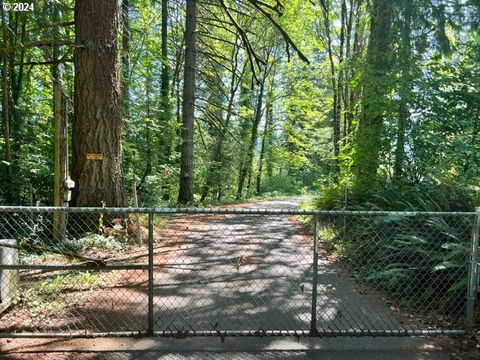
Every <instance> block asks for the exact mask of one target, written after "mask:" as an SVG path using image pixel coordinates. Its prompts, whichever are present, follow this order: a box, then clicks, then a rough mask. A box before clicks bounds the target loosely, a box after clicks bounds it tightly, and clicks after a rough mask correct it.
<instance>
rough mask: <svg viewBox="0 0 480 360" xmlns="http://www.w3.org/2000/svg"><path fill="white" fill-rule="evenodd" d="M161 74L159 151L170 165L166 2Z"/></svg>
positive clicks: (165, 4)
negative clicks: (160, 135) (161, 134)
mask: <svg viewBox="0 0 480 360" xmlns="http://www.w3.org/2000/svg"><path fill="white" fill-rule="evenodd" d="M161 38H162V74H161V90H160V92H161V96H162V100H161V113H160V127H161V129H162V133H163V136H162V137H161V143H160V151H161V162H162V163H170V162H171V160H170V155H171V153H172V139H173V138H174V136H175V134H174V132H173V131H172V126H171V124H170V120H171V105H170V96H169V95H170V91H169V87H170V66H169V61H168V0H162V30H161Z"/></svg>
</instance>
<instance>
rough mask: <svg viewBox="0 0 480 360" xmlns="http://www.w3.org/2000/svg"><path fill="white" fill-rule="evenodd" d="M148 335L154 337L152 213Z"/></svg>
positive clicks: (149, 249) (149, 242) (149, 223)
mask: <svg viewBox="0 0 480 360" xmlns="http://www.w3.org/2000/svg"><path fill="white" fill-rule="evenodd" d="M148 335H149V336H153V335H154V313H153V213H152V212H149V213H148Z"/></svg>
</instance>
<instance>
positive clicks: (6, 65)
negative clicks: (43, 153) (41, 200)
mask: <svg viewBox="0 0 480 360" xmlns="http://www.w3.org/2000/svg"><path fill="white" fill-rule="evenodd" d="M0 11H2V40H3V44H4V46H8V41H9V40H8V33H7V20H6V19H5V13H4V11H3V9H1V10H0ZM9 74H10V58H9V56H8V55H7V54H4V56H3V63H2V127H3V141H4V143H5V145H4V149H5V157H4V159H5V162H6V163H4V166H5V170H6V171H5V184H6V186H5V188H4V190H3V194H4V196H5V201H6V203H7V204H11V203H12V202H13V188H12V151H11V145H10V111H9V110H10V96H9V86H8V77H9Z"/></svg>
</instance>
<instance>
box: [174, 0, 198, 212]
mask: <svg viewBox="0 0 480 360" xmlns="http://www.w3.org/2000/svg"><path fill="white" fill-rule="evenodd" d="M196 25H197V0H187V15H186V26H185V75H184V78H183V113H182V146H181V154H180V188H179V192H178V202H179V203H180V204H187V203H190V202H193V131H194V122H195V66H196V38H197V35H196V32H195V29H196Z"/></svg>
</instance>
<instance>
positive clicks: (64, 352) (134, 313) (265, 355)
mask: <svg viewBox="0 0 480 360" xmlns="http://www.w3.org/2000/svg"><path fill="white" fill-rule="evenodd" d="M297 206H298V199H288V200H273V201H262V202H253V203H247V204H244V205H233V206H229V207H235V208H237V207H247V208H266V209H268V208H296V207H297ZM172 224H175V225H174V226H172ZM162 237H163V239H168V242H165V241H163V245H162V247H161V248H156V251H157V253H156V255H155V264H156V265H157V266H156V268H155V276H154V278H155V280H154V283H155V290H154V303H155V330H156V331H189V330H193V329H195V330H197V329H201V330H214V331H215V330H220V331H223V330H260V329H304V330H305V331H308V328H309V320H310V301H311V294H312V291H311V290H312V289H311V286H310V285H309V284H310V283H311V281H312V279H311V234H308V231H306V230H302V229H301V223H300V222H299V221H298V219H296V218H293V217H288V216H252V215H242V216H237V215H234V216H230V215H221V216H217V215H215V216H208V217H206V216H202V215H199V216H197V215H196V216H193V217H188V219H187V218H185V217H179V218H177V219H176V220H175V222H170V223H169V226H168V227H167V230H165V229H164V231H163V234H162ZM155 240H156V241H157V242H160V238H158V239H155ZM165 254H167V255H165ZM139 261H144V260H142V259H141V258H140V260H139ZM132 274H135V276H133V277H132V276H131V275H132ZM126 275H127V274H125V273H123V274H122V275H121V276H120V277H119V276H116V280H117V282H119V281H120V282H124V283H128V286H124V287H121V288H119V287H113V288H110V289H108V288H106V289H105V288H102V289H101V290H95V291H93V292H90V293H89V298H90V299H93V300H95V301H90V302H89V304H90V305H89V306H90V307H92V306H95V309H92V308H90V309H89V308H88V307H86V308H85V309H84V310H85V311H82V312H80V311H79V312H77V314H82V315H83V316H84V318H83V320H84V321H85V320H88V321H87V322H88V324H89V325H90V326H91V327H92V328H93V329H95V330H97V331H113V330H128V329H129V328H130V329H131V328H136V329H138V328H142V326H144V324H146V318H145V295H146V294H145V293H144V291H142V290H141V288H142V287H144V285H145V281H146V278H145V276H146V274H145V273H143V272H135V273H130V274H128V275H130V276H128V277H127V276H126ZM319 290H320V293H322V294H325V295H323V296H319V298H318V324H317V327H318V328H319V329H320V330H332V329H336V330H342V329H349V328H352V327H353V328H356V329H359V330H361V329H368V328H374V329H386V330H388V329H393V330H394V329H397V328H399V327H401V325H402V324H405V323H406V322H408V321H410V319H404V318H402V316H400V315H399V314H398V312H397V311H396V310H393V309H392V308H391V307H390V306H389V304H388V302H386V301H384V299H382V297H381V295H380V294H377V293H373V292H372V291H368V289H366V288H363V287H362V286H361V285H359V284H357V283H355V281H353V280H352V279H350V278H349V276H348V274H347V273H346V272H344V271H342V269H341V268H340V267H339V264H337V263H336V262H335V261H334V260H333V259H331V258H329V256H328V254H326V253H325V252H323V251H321V252H320V259H319ZM119 291H120V292H119ZM118 297H121V299H123V300H126V301H127V300H128V302H126V301H123V305H121V306H120V307H114V308H112V304H114V303H113V302H112V301H113V300H112V301H110V299H114V298H118ZM93 310H94V311H93ZM86 313H89V315H87V314H86ZM85 316H86V317H85ZM77 320H78V319H77ZM77 323H78V322H77ZM123 327H124V328H123ZM320 356H321V357H326V358H328V359H351V358H354V359H468V358H472V359H474V358H478V356H479V353H478V351H475V350H471V351H470V350H468V349H466V348H464V347H463V343H462V341H461V340H454V339H450V338H426V337H415V338H383V337H374V338H373V337H366V338H348V337H345V338H320V339H313V338H299V339H296V338H294V339H284V338H280V339H279V338H268V337H264V338H226V339H225V340H224V341H223V342H221V341H220V339H218V338H186V339H165V338H148V339H134V338H120V339H112V338H98V339H65V340H62V339H53V340H52V339H36V340H33V339H2V340H0V358H2V359H187V358H188V359H282V358H284V359H314V358H318V357H320Z"/></svg>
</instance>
